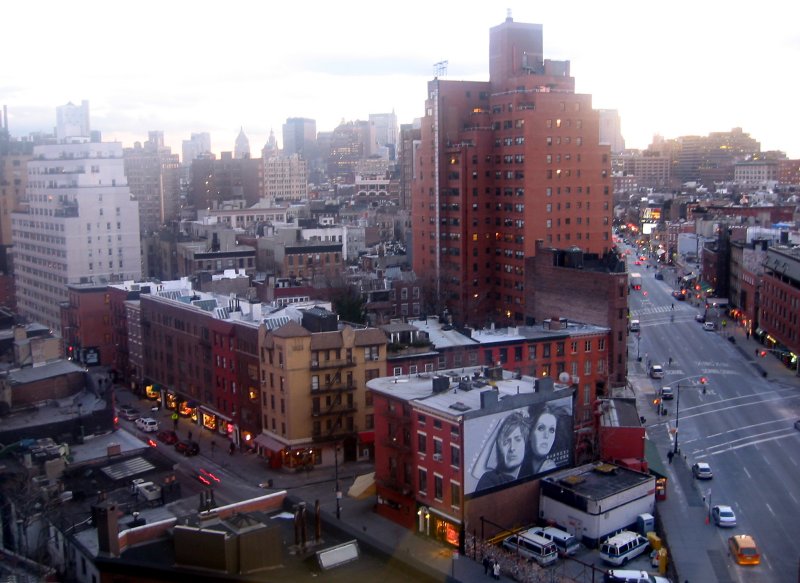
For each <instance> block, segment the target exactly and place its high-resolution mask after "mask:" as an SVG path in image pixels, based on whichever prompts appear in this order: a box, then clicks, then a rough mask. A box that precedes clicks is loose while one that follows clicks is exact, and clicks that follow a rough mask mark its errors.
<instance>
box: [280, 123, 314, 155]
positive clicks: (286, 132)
mask: <svg viewBox="0 0 800 583" xmlns="http://www.w3.org/2000/svg"><path fill="white" fill-rule="evenodd" d="M316 146H317V122H316V121H314V120H313V119H307V118H304V117H290V118H287V119H286V123H285V124H283V155H284V156H291V155H292V154H300V155H301V156H302V157H303V158H305V159H306V160H308V159H309V158H311V157H314V156H316V155H317V148H316Z"/></svg>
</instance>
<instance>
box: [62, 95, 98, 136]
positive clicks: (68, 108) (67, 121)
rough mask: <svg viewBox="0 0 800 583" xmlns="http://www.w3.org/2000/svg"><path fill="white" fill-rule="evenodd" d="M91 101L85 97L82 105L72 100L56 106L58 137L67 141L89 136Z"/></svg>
mask: <svg viewBox="0 0 800 583" xmlns="http://www.w3.org/2000/svg"><path fill="white" fill-rule="evenodd" d="M91 133H92V130H91V128H90V126H89V102H88V101H86V100H85V99H84V100H83V101H81V104H80V105H75V104H73V103H72V102H70V103H67V104H66V105H62V106H60V107H57V108H56V138H58V141H59V142H60V143H62V144H63V143H65V142H66V141H67V140H68V139H69V138H87V139H88V138H89V137H90V136H91Z"/></svg>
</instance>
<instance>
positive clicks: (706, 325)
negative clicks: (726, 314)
mask: <svg viewBox="0 0 800 583" xmlns="http://www.w3.org/2000/svg"><path fill="white" fill-rule="evenodd" d="M716 329H717V325H716V324H714V322H703V330H709V331H711V332H713V331H714V330H716Z"/></svg>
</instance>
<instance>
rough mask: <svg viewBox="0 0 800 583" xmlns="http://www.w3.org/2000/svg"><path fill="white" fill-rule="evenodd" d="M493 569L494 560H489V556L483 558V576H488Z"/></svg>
mask: <svg viewBox="0 0 800 583" xmlns="http://www.w3.org/2000/svg"><path fill="white" fill-rule="evenodd" d="M491 568H492V560H491V559H490V558H489V555H486V556H485V557H483V574H484V575H488V574H489V569H491Z"/></svg>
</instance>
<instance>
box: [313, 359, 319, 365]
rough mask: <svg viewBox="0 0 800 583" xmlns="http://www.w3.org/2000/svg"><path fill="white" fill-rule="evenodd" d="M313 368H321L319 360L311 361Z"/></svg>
mask: <svg viewBox="0 0 800 583" xmlns="http://www.w3.org/2000/svg"><path fill="white" fill-rule="evenodd" d="M311 366H319V361H318V360H312V361H311Z"/></svg>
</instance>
